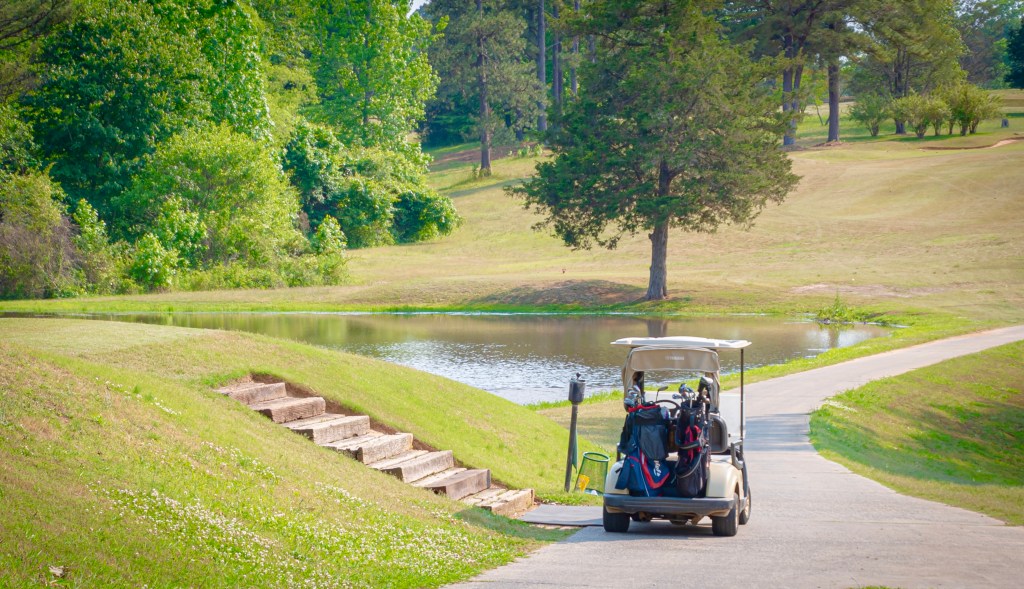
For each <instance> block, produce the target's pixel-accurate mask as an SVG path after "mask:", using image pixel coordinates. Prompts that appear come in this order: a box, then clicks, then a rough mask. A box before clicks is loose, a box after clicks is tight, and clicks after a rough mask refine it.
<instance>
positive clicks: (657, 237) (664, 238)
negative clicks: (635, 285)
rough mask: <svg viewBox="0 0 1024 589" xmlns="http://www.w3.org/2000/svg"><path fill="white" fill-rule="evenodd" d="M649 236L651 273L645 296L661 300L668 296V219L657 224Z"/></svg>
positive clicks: (651, 299) (652, 299)
mask: <svg viewBox="0 0 1024 589" xmlns="http://www.w3.org/2000/svg"><path fill="white" fill-rule="evenodd" d="M648 237H650V239H651V274H650V278H649V279H648V281H647V294H646V295H644V298H645V299H646V300H648V301H660V300H662V299H667V298H668V264H667V261H668V221H662V222H660V223H658V224H657V225H655V226H654V231H652V232H651V234H650V235H649V236H648Z"/></svg>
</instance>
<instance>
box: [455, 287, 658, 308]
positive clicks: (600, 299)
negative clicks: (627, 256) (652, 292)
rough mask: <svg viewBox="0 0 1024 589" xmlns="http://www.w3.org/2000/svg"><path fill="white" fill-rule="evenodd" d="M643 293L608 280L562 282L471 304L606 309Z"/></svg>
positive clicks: (520, 289) (513, 290)
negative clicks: (577, 306) (578, 306)
mask: <svg viewBox="0 0 1024 589" xmlns="http://www.w3.org/2000/svg"><path fill="white" fill-rule="evenodd" d="M645 292H646V291H645V290H644V289H643V288H641V287H637V286H630V285H627V284H621V283H618V282H611V281H609V280H566V281H564V282H558V283H555V284H550V285H546V286H540V287H537V286H519V287H515V288H510V289H508V290H503V291H499V292H495V293H492V294H489V295H487V296H484V297H481V298H478V299H475V300H473V301H471V303H472V304H478V305H517V306H518V305H522V306H545V305H558V306H574V305H580V306H586V307H591V306H595V305H601V306H607V305H617V304H627V303H635V302H637V301H638V300H640V299H641V298H643V295H644V293H645Z"/></svg>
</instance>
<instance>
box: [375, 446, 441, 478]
mask: <svg viewBox="0 0 1024 589" xmlns="http://www.w3.org/2000/svg"><path fill="white" fill-rule="evenodd" d="M370 466H371V467H372V468H376V469H377V470H379V471H381V472H386V473H388V474H390V475H394V476H396V477H398V479H399V480H400V481H402V482H403V483H407V482H409V481H415V480H416V479H422V478H423V477H425V476H427V475H431V474H434V473H435V472H441V471H442V470H447V469H449V468H451V467H453V466H455V459H454V458H453V457H452V451H451V450H442V451H440V452H427V453H425V454H423V455H422V456H416V457H412V458H410V459H408V460H404V461H402V462H399V463H398V464H394V465H385V466H377V465H375V464H370Z"/></svg>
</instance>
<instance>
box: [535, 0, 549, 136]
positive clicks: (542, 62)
mask: <svg viewBox="0 0 1024 589" xmlns="http://www.w3.org/2000/svg"><path fill="white" fill-rule="evenodd" d="M546 20H547V19H546V17H545V15H544V0H540V7H539V8H538V10H537V80H538V81H540V87H541V88H543V89H544V94H547V87H548V74H547V64H548V58H547V42H548V41H547V33H546V31H545V30H544V27H545V21H546ZM538 106H539V107H540V114H539V115H537V130H538V131H540V132H542V133H543V132H544V131H547V130H548V115H547V113H546V112H545V111H544V101H543V100H541V101H540V102H539V103H538Z"/></svg>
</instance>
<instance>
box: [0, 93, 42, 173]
mask: <svg viewBox="0 0 1024 589" xmlns="http://www.w3.org/2000/svg"><path fill="white" fill-rule="evenodd" d="M35 152H36V145H35V142H34V140H33V139H32V129H31V128H30V127H29V125H28V123H26V122H24V121H23V120H21V117H20V116H19V115H18V112H17V111H15V109H14V108H13V107H12V106H10V105H6V104H0V173H3V172H8V173H12V174H16V173H24V172H27V171H28V170H30V169H32V168H35V167H36V166H38V164H39V162H38V161H37V160H36V157H35Z"/></svg>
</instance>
